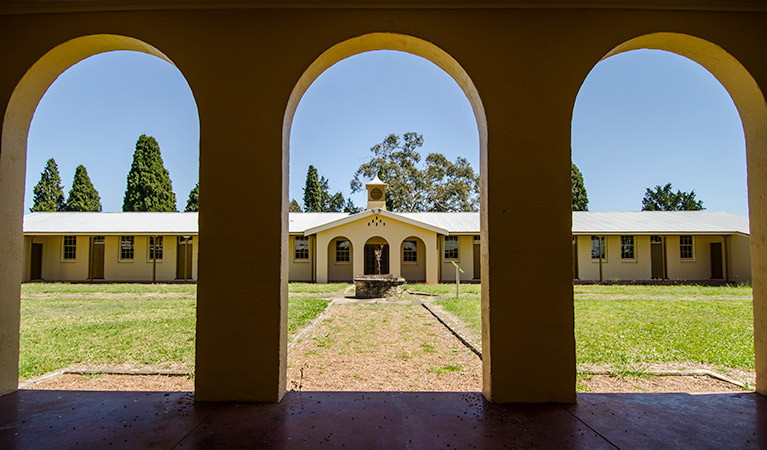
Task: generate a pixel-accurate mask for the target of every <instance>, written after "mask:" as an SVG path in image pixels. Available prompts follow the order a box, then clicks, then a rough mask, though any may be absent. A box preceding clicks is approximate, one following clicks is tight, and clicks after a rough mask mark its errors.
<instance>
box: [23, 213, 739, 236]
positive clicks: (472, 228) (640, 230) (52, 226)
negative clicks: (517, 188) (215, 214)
mask: <svg viewBox="0 0 767 450" xmlns="http://www.w3.org/2000/svg"><path fill="white" fill-rule="evenodd" d="M399 215H401V216H403V217H404V218H407V219H410V220H414V221H418V222H422V223H425V224H428V225H432V226H434V227H438V228H444V229H445V230H447V231H448V232H450V234H462V233H465V234H478V233H479V213H476V212H473V213H471V212H469V213H436V212H424V213H401V214H399ZM347 216H348V214H347V213H291V214H290V216H289V222H288V223H289V226H288V229H289V232H290V233H298V234H303V232H304V231H306V230H308V229H311V228H314V227H318V226H321V225H324V224H327V223H330V222H333V221H335V220H339V219H342V218H344V217H347ZM24 232H25V233H28V234H197V213H178V212H176V213H174V212H167V213H162V212H157V213H142V212H133V213H130V212H129V213H123V212H118V213H85V212H53V213H44V212H37V213H31V214H26V215H25V216H24ZM573 233H574V234H733V233H742V234H749V223H748V218H747V217H743V216H738V215H735V214H730V213H726V212H722V211H588V212H573Z"/></svg>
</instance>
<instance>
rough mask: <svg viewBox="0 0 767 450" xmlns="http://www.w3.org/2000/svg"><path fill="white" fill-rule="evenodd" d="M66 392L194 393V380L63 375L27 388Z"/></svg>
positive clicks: (136, 376)
mask: <svg viewBox="0 0 767 450" xmlns="http://www.w3.org/2000/svg"><path fill="white" fill-rule="evenodd" d="M28 389H40V390H66V391H154V392H171V391H194V379H193V378H190V377H187V376H178V375H111V374H95V375H76V374H69V373H65V374H62V375H59V376H57V377H53V378H50V379H48V380H45V381H42V382H40V383H37V384H35V385H34V386H31V387H29V388H28Z"/></svg>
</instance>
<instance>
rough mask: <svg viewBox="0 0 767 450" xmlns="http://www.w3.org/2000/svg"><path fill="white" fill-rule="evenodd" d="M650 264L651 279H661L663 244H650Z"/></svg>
mask: <svg viewBox="0 0 767 450" xmlns="http://www.w3.org/2000/svg"><path fill="white" fill-rule="evenodd" d="M650 264H651V266H652V268H651V271H652V279H653V280H660V279H663V243H661V242H653V243H651V244H650Z"/></svg>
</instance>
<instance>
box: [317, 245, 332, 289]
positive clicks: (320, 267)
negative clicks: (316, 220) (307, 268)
mask: <svg viewBox="0 0 767 450" xmlns="http://www.w3.org/2000/svg"><path fill="white" fill-rule="evenodd" d="M314 242H315V245H316V246H317V249H316V251H315V252H314V254H315V255H317V260H316V261H315V262H314V267H316V270H317V273H316V275H317V278H316V280H317V283H327V282H328V245H329V244H330V240H329V239H328V237H327V236H325V235H322V234H319V235H317V239H315V241H314Z"/></svg>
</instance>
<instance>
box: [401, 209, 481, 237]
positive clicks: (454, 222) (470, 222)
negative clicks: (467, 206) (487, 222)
mask: <svg viewBox="0 0 767 450" xmlns="http://www.w3.org/2000/svg"><path fill="white" fill-rule="evenodd" d="M400 215H401V216H404V217H407V218H409V219H412V220H417V221H418V222H423V223H427V224H429V225H433V226H436V227H439V228H444V229H446V230H447V231H448V232H450V234H461V233H474V234H479V213H478V212H459V213H441V212H421V213H400Z"/></svg>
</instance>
